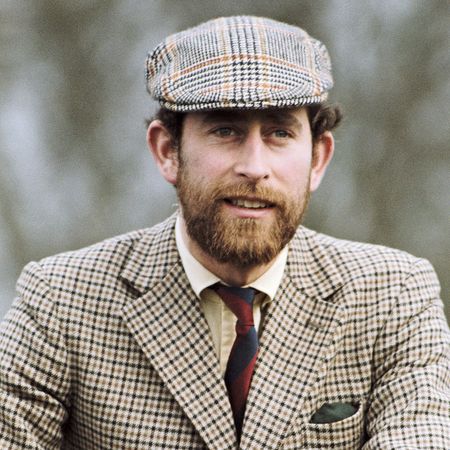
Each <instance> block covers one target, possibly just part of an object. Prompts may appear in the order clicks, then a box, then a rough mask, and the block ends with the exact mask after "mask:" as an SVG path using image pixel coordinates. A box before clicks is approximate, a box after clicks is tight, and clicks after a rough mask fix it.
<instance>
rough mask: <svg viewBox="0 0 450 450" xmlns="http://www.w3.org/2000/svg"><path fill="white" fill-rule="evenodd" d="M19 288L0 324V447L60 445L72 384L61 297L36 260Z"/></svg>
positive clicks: (26, 268)
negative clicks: (56, 297)
mask: <svg viewBox="0 0 450 450" xmlns="http://www.w3.org/2000/svg"><path fill="white" fill-rule="evenodd" d="M18 292H19V297H18V298H17V299H16V300H15V302H14V303H13V306H12V308H11V310H10V311H9V312H8V313H7V315H6V317H5V319H4V320H3V322H2V324H1V327H0V448H1V449H5V450H10V449H14V450H15V449H17V450H19V449H20V450H23V449H46V450H47V449H56V448H60V447H61V442H62V425H63V423H64V421H65V420H66V418H67V410H68V407H69V405H68V398H69V385H70V383H69V361H68V356H67V351H66V346H65V336H64V333H63V330H62V327H61V324H60V319H59V317H58V306H57V302H55V301H54V299H53V298H52V290H51V288H50V286H49V284H48V283H47V282H46V281H45V279H44V277H43V274H42V270H41V268H40V266H39V265H38V264H36V263H31V264H29V265H28V266H27V267H25V269H24V271H23V272H22V275H21V277H20V278H19V281H18Z"/></svg>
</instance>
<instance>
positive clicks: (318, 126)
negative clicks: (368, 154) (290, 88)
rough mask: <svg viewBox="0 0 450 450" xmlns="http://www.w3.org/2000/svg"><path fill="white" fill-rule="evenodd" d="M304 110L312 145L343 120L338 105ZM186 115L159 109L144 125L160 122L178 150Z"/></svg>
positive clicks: (317, 105)
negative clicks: (309, 127)
mask: <svg viewBox="0 0 450 450" xmlns="http://www.w3.org/2000/svg"><path fill="white" fill-rule="evenodd" d="M306 108H307V113H308V119H309V124H310V126H311V134H312V139H313V143H316V142H318V141H319V140H320V137H321V136H322V134H323V133H325V132H326V131H332V130H334V129H335V128H336V127H337V126H338V125H339V124H340V123H341V121H342V118H343V114H342V109H341V107H340V106H339V105H338V104H334V103H333V104H331V103H326V102H324V103H317V104H313V105H307V106H306ZM186 114H188V113H186V112H178V111H171V110H169V109H166V108H160V109H159V110H158V111H157V112H156V114H155V115H154V116H153V117H152V118H151V119H147V120H146V124H147V127H148V126H149V125H150V123H151V122H153V121H154V120H160V121H161V122H162V124H163V125H164V126H165V127H166V128H167V131H168V132H169V133H170V136H171V138H172V146H173V147H174V148H179V145H180V142H181V136H182V133H183V122H184V118H185V117H186Z"/></svg>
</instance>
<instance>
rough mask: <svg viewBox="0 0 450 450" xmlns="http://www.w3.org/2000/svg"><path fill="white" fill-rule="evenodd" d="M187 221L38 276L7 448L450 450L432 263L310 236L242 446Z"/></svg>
mask: <svg viewBox="0 0 450 450" xmlns="http://www.w3.org/2000/svg"><path fill="white" fill-rule="evenodd" d="M174 223H175V219H174V217H171V218H169V219H168V220H167V221H165V222H163V223H162V224H159V225H157V226H155V227H153V228H151V229H146V230H141V231H136V232H132V233H129V234H126V235H123V236H119V237H117V238H113V239H110V240H107V241H105V242H102V243H100V244H97V245H94V246H92V247H89V248H86V249H83V250H79V251H75V252H70V253H65V254H61V255H57V256H53V257H50V258H47V259H44V260H43V261H41V262H40V263H30V264H29V265H28V266H27V267H26V268H25V269H24V271H23V273H22V275H21V277H20V279H19V281H18V292H19V296H18V298H17V299H16V301H15V303H14V304H13V307H12V309H11V310H10V312H9V313H8V314H7V316H6V318H5V320H4V322H3V324H2V327H1V334H0V408H1V409H0V448H1V449H2V450H6V449H20V450H23V449H57V448H63V449H83V450H94V449H95V450H99V449H105V450H106V449H108V450H111V449H121V450H123V449H186V450H187V449H189V450H192V449H217V450H225V449H238V448H241V449H300V448H306V449H327V448H336V449H340V450H345V449H359V448H363V449H365V450H373V449H383V450H387V449H396V450H399V449H406V448H407V449H442V450H444V449H447V450H448V449H450V363H449V361H450V355H449V353H450V334H449V330H448V326H447V324H446V321H445V318H444V315H443V308H442V303H441V301H440V300H439V297H438V289H439V288H438V282H437V279H436V277H435V275H434V272H433V270H432V268H431V266H430V265H429V264H428V263H427V262H426V261H424V260H419V259H416V258H414V257H412V256H410V255H408V254H405V253H403V252H399V251H396V250H391V249H387V248H383V247H376V246H372V245H367V244H359V243H351V242H347V241H340V240H336V239H333V238H330V237H327V236H324V235H321V234H318V233H315V232H313V231H310V230H308V229H306V228H303V227H302V228H300V229H299V230H298V232H297V234H296V236H295V237H294V239H293V240H292V242H291V243H290V248H289V256H288V261H287V266H286V269H285V274H284V278H283V280H282V283H281V285H280V287H279V289H278V291H277V294H276V296H275V298H274V300H273V302H271V303H270V306H269V310H268V311H267V314H266V318H265V322H264V328H263V331H262V335H261V339H260V353H259V356H258V360H257V363H256V367H255V372H254V375H253V379H252V385H251V389H250V393H249V396H248V401H247V409H246V416H245V419H244V425H243V434H242V439H241V442H240V444H238V443H237V440H236V437H235V430H234V424H233V417H232V412H231V408H230V404H229V401H228V397H227V392H226V388H225V385H224V381H223V379H222V377H221V375H220V369H219V363H218V360H217V357H216V355H215V352H214V349H213V345H212V341H211V336H210V331H209V329H208V325H207V322H206V320H205V318H204V316H203V315H202V312H201V309H200V307H199V303H198V300H197V298H196V296H195V294H194V293H193V291H192V289H191V287H190V285H189V282H188V280H187V278H186V275H185V273H184V270H183V267H182V264H181V262H180V258H179V255H178V252H177V248H176V244H175V238H174ZM341 407H342V408H341ZM334 409H337V410H339V409H342V410H343V411H344V412H343V414H341V415H340V416H339V414H338V415H337V416H336V417H334V418H333V414H331V416H329V415H327V414H325V415H322V414H321V412H323V411H325V410H327V411H331V412H333V410H334ZM346 411H347V412H346ZM317 418H319V419H317Z"/></svg>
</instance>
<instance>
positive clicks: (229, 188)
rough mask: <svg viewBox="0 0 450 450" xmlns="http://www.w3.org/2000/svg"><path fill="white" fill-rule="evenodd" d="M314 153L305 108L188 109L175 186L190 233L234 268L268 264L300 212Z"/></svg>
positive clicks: (305, 200) (209, 252) (212, 254)
mask: <svg viewBox="0 0 450 450" xmlns="http://www.w3.org/2000/svg"><path fill="white" fill-rule="evenodd" d="M312 150H313V148H312V139H311V131H310V126H309V122H308V117H307V113H306V110H305V109H303V108H302V109H289V110H266V111H246V112H242V111H239V112H238V111H214V112H205V113H191V114H188V115H187V116H186V118H185V122H184V127H183V135H182V140H181V146H180V149H179V167H178V172H177V179H176V187H177V192H178V196H179V200H180V203H181V207H182V213H183V218H184V220H185V223H186V229H187V232H188V235H189V237H190V238H191V239H193V240H194V241H195V242H196V243H197V244H198V246H199V247H200V248H201V249H202V250H203V251H204V252H205V253H206V254H207V255H208V256H210V257H212V258H214V259H215V260H216V261H219V262H223V263H231V264H233V265H234V266H235V267H243V268H244V267H251V266H256V265H260V264H264V263H268V262H270V261H271V260H272V259H273V258H274V257H275V256H276V255H277V254H278V253H279V252H280V251H281V249H282V248H283V247H284V246H285V245H286V244H287V243H288V242H289V241H290V240H291V238H292V237H293V235H294V233H295V230H296V229H297V227H298V225H299V224H300V222H301V219H302V216H303V213H304V211H305V209H306V206H307V203H308V198H309V193H310V175H311V163H312Z"/></svg>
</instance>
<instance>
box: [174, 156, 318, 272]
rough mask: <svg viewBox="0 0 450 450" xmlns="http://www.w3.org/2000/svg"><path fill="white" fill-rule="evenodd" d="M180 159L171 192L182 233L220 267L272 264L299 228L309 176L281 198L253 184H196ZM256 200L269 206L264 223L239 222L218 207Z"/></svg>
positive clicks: (254, 221)
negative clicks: (178, 210) (235, 200)
mask: <svg viewBox="0 0 450 450" xmlns="http://www.w3.org/2000/svg"><path fill="white" fill-rule="evenodd" d="M182 159H183V158H180V164H179V172H178V179H177V186H176V187H177V194H178V198H179V201H180V204H181V207H182V214H183V218H184V221H185V224H186V228H187V232H188V235H189V237H190V238H191V239H193V240H194V241H195V242H196V244H197V245H198V246H199V247H200V248H201V249H202V250H203V251H204V252H205V253H206V254H207V255H209V256H211V257H212V258H214V259H215V260H216V261H218V262H220V263H230V264H232V265H233V266H234V267H240V268H248V267H254V266H257V265H262V264H267V263H269V262H270V261H272V260H273V259H274V258H275V257H276V256H277V255H278V254H279V253H280V251H281V250H282V249H283V248H284V247H285V246H286V245H287V244H288V242H289V241H290V240H291V239H292V237H293V236H294V234H295V232H296V230H297V228H298V226H299V225H300V223H301V221H302V219H303V216H304V213H305V211H306V209H307V205H308V203H309V198H310V190H309V177H308V180H307V182H306V183H305V186H303V189H299V191H298V192H297V193H296V194H295V195H290V196H288V195H285V194H282V193H280V192H277V191H275V190H273V189H271V188H268V187H265V186H261V185H260V183H258V182H248V181H247V182H240V183H233V184H231V183H228V184H226V183H221V182H219V181H218V182H205V183H202V182H201V181H200V180H199V179H198V178H196V179H194V177H192V176H191V175H190V173H189V169H188V167H187V165H186V164H185V163H184V162H183V161H182ZM232 197H234V198H237V197H248V198H257V199H258V200H260V201H263V202H265V203H266V204H270V205H271V208H272V212H273V214H272V217H271V218H270V220H266V219H267V218H264V219H254V218H239V217H232V216H231V215H230V214H227V213H226V211H224V209H225V208H226V205H225V204H224V203H225V202H227V200H226V199H228V198H232Z"/></svg>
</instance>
